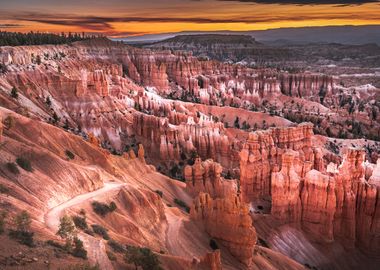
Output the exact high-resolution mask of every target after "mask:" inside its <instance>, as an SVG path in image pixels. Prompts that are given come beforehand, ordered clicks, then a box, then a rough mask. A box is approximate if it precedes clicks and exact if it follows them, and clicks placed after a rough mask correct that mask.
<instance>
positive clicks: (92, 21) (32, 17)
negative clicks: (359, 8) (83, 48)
mask: <svg viewBox="0 0 380 270" xmlns="http://www.w3.org/2000/svg"><path fill="white" fill-rule="evenodd" d="M0 16H2V17H5V19H7V18H6V17H7V16H8V18H9V19H12V20H16V21H20V22H22V21H24V22H25V21H28V22H37V23H43V24H51V25H59V26H76V27H80V28H82V29H85V30H89V31H96V32H107V33H108V32H110V33H116V32H117V30H116V29H114V27H113V25H112V24H113V23H132V22H144V23H197V24H210V23H211V24H214V23H223V24H225V23H247V24H248V23H250V24H251V23H273V22H280V21H304V20H321V19H324V20H326V19H342V20H345V19H350V20H351V19H362V20H380V14H378V13H374V14H366V15H365V16H363V15H360V14H358V13H357V12H354V11H353V12H346V13H341V12H338V11H331V12H328V13H308V14H305V15H299V16H294V14H287V13H281V14H261V15H260V14H251V15H245V16H244V15H240V16H235V17H234V16H232V17H231V16H230V17H227V18H224V17H223V18H217V17H215V18H210V17H164V16H162V17H149V16H147V17H139V16H136V17H131V16H118V17H107V16H80V15H73V14H42V13H30V12H28V13H19V14H0ZM136 34H137V33H136Z"/></svg>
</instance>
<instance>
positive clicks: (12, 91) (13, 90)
mask: <svg viewBox="0 0 380 270" xmlns="http://www.w3.org/2000/svg"><path fill="white" fill-rule="evenodd" d="M11 97H13V98H18V91H17V88H16V87H14V86H13V88H12V90H11Z"/></svg>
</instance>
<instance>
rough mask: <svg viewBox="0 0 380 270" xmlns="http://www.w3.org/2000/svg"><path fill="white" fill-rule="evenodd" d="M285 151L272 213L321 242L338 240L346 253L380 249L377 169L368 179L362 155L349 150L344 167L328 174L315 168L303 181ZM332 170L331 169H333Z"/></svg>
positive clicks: (276, 174)
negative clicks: (353, 249)
mask: <svg viewBox="0 0 380 270" xmlns="http://www.w3.org/2000/svg"><path fill="white" fill-rule="evenodd" d="M295 156H297V154H296V153H295V152H294V151H292V150H287V152H285V153H284V154H283V155H282V168H281V171H279V172H273V173H272V214H273V216H274V217H275V218H277V219H278V220H279V221H281V222H283V223H297V224H300V225H301V226H302V228H303V229H304V230H306V231H307V232H310V233H312V234H313V235H314V236H316V237H317V238H318V239H319V240H321V241H334V240H338V241H340V242H341V243H342V244H343V245H344V246H345V247H346V248H354V247H355V246H357V247H359V248H361V249H362V250H363V251H364V252H366V253H370V254H376V250H378V249H379V226H378V224H379V222H380V221H379V207H378V204H377V203H378V198H379V183H378V181H377V178H378V171H379V168H378V167H379V164H378V165H377V166H376V167H375V169H374V170H373V176H371V177H370V178H369V180H368V181H367V180H366V179H365V168H364V151H362V150H356V149H348V150H347V152H346V154H345V155H344V158H343V162H342V164H341V165H340V166H339V167H338V168H336V169H335V170H332V169H331V168H330V169H329V170H328V171H329V173H328V174H324V173H322V172H320V171H317V170H315V169H313V170H310V171H308V172H307V173H306V174H305V176H304V177H302V176H301V175H299V174H297V173H296V172H295V169H294V167H296V166H297V164H296V160H297V159H295V158H294V157H295ZM330 167H331V166H330Z"/></svg>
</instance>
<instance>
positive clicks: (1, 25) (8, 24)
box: [0, 23, 24, 28]
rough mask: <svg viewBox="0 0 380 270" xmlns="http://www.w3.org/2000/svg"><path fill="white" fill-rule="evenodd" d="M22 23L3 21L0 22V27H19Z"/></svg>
mask: <svg viewBox="0 0 380 270" xmlns="http://www.w3.org/2000/svg"><path fill="white" fill-rule="evenodd" d="M23 26H24V25H22V24H15V23H4V24H0V28H19V27H23Z"/></svg>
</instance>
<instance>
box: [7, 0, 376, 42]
mask: <svg viewBox="0 0 380 270" xmlns="http://www.w3.org/2000/svg"><path fill="white" fill-rule="evenodd" d="M6 2H7V3H2V5H1V9H0V14H1V17H0V29H1V30H3V31H4V30H7V31H21V32H27V31H41V32H69V31H71V32H82V31H85V32H94V33H103V34H105V35H108V36H114V37H122V36H130V35H141V34H156V33H164V32H178V31H216V30H233V31H246V30H262V29H271V28H282V27H303V26H326V25H368V24H380V3H379V2H377V1H361V2H368V3H365V4H360V5H358V4H355V3H354V4H352V2H355V1H277V2H279V3H280V2H286V3H288V4H278V3H276V1H267V2H270V3H271V4H263V3H262V2H265V1H218V0H203V1H194V0H193V1H192V0H161V1H152V0H148V1H137V0H126V1H123V0H109V1H98V0H95V1H89V0H83V1H73V0H67V1H55V0H54V1H47V0H28V1H27V0H14V1H6ZM326 2H328V3H330V4H326ZM338 2H339V3H342V4H337V3H338ZM300 3H301V4H300Z"/></svg>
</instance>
